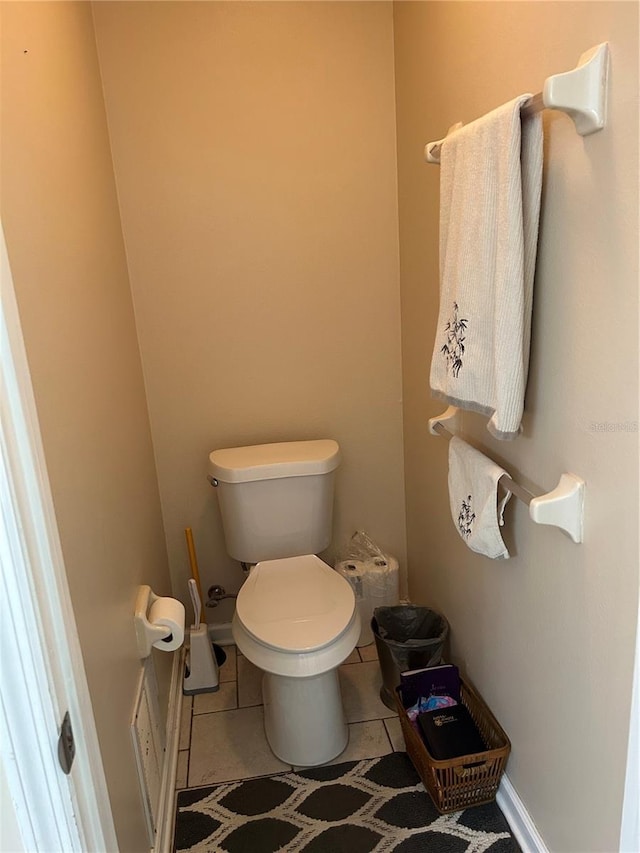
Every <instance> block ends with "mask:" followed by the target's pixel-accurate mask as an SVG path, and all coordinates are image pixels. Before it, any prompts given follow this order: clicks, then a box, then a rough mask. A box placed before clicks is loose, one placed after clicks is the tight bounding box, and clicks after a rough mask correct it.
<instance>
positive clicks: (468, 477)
mask: <svg viewBox="0 0 640 853" xmlns="http://www.w3.org/2000/svg"><path fill="white" fill-rule="evenodd" d="M506 473H507V472H506V471H505V470H503V469H502V468H501V467H500V466H499V465H496V463H495V462H494V461H493V460H492V459H489V458H488V457H487V456H485V455H484V454H483V453H480V451H479V450H476V449H475V448H473V447H471V446H470V445H469V444H467V443H466V442H465V441H463V440H462V439H461V438H457V437H456V436H454V437H453V438H452V439H451V441H450V442H449V503H450V505H451V516H452V518H453V523H454V524H455V526H456V530H457V531H458V533H459V534H460V537H461V538H462V541H463V542H465V543H466V544H467V545H468V546H469V548H471V550H472V551H475V552H476V553H477V554H484V556H485V557H491V558H492V559H494V560H495V559H505V560H506V559H508V557H509V552H508V550H507V547H506V545H505V544H504V542H503V540H502V535H501V533H500V527H502V525H503V524H504V519H503V513H504V508H505V506H506V505H507V501H508V500H509V498H510V497H511V492H509V491H507V493H506V495H505V497H504V498H503V499H502V500H501V501H500V504H498V480H499V479H500V477H502V475H503V474H506Z"/></svg>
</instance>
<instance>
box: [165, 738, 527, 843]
mask: <svg viewBox="0 0 640 853" xmlns="http://www.w3.org/2000/svg"><path fill="white" fill-rule="evenodd" d="M175 849H176V851H177V852H178V853H186V851H189V853H218V851H225V853H275V851H280V852H281V853H298V852H299V851H304V853H374V851H375V853H391V851H393V853H424V852H425V851H429V853H465V851H466V853H484V851H486V850H490V851H491V853H516V851H518V850H519V849H520V848H519V847H518V844H517V843H516V841H515V840H514V838H513V837H512V835H511V833H510V831H509V827H508V824H507V822H506V820H505V819H504V817H503V815H502V813H501V811H500V809H499V808H498V807H497V805H496V804H495V803H490V804H488V805H484V806H476V807H475V808H472V809H466V810H465V811H462V812H456V813H454V814H449V815H440V814H439V813H438V812H437V810H436V808H435V807H434V805H433V803H432V802H431V798H430V797H429V795H428V794H427V793H426V791H425V789H424V786H423V785H422V782H421V781H420V779H419V777H418V774H417V773H416V771H415V769H414V767H413V765H412V764H411V761H410V760H409V758H408V757H407V755H406V753H404V752H394V753H391V755H385V756H384V757H383V758H371V759H366V760H364V761H350V762H347V763H345V764H334V765H330V766H328V767H315V768H313V769H309V770H304V771H300V772H298V773H282V774H279V775H277V776H267V777H263V778H260V779H247V780H245V781H243V782H227V783H225V784H222V785H216V786H214V787H210V788H194V789H191V790H186V791H182V792H180V793H179V794H178V809H177V815H176V836H175Z"/></svg>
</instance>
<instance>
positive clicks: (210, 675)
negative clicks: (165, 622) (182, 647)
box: [182, 578, 220, 696]
mask: <svg viewBox="0 0 640 853" xmlns="http://www.w3.org/2000/svg"><path fill="white" fill-rule="evenodd" d="M189 595H190V596H191V603H192V604H193V611H194V614H195V619H194V623H193V625H192V626H191V629H190V631H189V651H188V657H187V662H186V665H185V675H184V684H183V687H182V692H183V693H184V694H185V696H193V695H194V694H196V693H215V691H216V690H219V689H220V683H219V682H220V674H219V672H218V664H217V661H216V658H215V655H214V653H213V650H212V648H211V641H210V640H209V633H208V631H207V626H206V625H205V624H204V623H202V622H200V613H201V608H202V605H201V603H200V596H199V595H198V585H197V583H196V582H195V580H194V579H193V578H190V579H189Z"/></svg>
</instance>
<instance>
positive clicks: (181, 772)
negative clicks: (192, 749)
mask: <svg viewBox="0 0 640 853" xmlns="http://www.w3.org/2000/svg"><path fill="white" fill-rule="evenodd" d="M188 770H189V750H188V749H184V750H182V751H181V752H179V753H178V769H177V770H176V788H178V789H180V788H186V787H187V771H188Z"/></svg>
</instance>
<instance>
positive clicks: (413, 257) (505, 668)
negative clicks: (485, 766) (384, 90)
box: [394, 2, 638, 851]
mask: <svg viewBox="0 0 640 853" xmlns="http://www.w3.org/2000/svg"><path fill="white" fill-rule="evenodd" d="M394 24H395V51H396V52H395V56H396V87H397V88H396V92H397V110H398V113H397V115H398V163H399V201H400V234H401V293H402V344H403V355H404V361H403V368H404V397H405V411H404V418H405V420H404V423H405V459H406V491H407V526H408V551H409V557H408V559H409V576H410V592H411V594H412V597H413V599H414V600H417V601H421V602H425V603H431V604H433V605H435V606H437V607H439V608H441V609H442V610H443V611H444V612H445V613H446V615H447V616H448V618H449V620H450V622H451V629H452V650H453V653H454V655H455V657H456V658H457V659H458V660H459V661H460V662H462V663H463V664H464V665H465V666H466V669H467V671H468V674H469V676H470V677H471V679H472V680H473V681H474V682H475V683H476V684H477V686H478V687H479V688H480V689H481V691H482V693H483V694H484V695H485V697H486V698H487V699H488V701H489V703H490V705H491V706H492V707H493V709H494V710H495V712H496V714H497V716H498V718H499V719H500V720H501V722H502V723H503V724H504V726H505V728H506V730H507V731H508V733H509V735H510V736H511V739H512V743H513V752H512V756H511V759H510V762H509V768H508V773H509V777H510V779H511V781H512V782H513V784H514V785H515V787H516V789H517V791H518V793H519V794H520V796H521V798H522V799H523V801H524V803H525V804H526V807H527V809H528V811H529V813H530V815H531V816H532V817H533V819H534V821H535V822H536V825H537V826H538V829H539V830H540V832H541V833H542V836H543V837H544V839H545V841H546V844H547V846H548V848H549V849H550V850H554V851H587V850H594V851H605V850H606V851H611V850H615V849H617V846H618V832H619V826H620V811H621V804H622V787H623V780H624V768H625V756H626V747H627V732H628V717H629V701H630V690H631V666H632V655H633V648H634V634H635V628H636V624H635V623H636V617H637V601H638V597H637V596H638V566H637V557H638V532H637V520H638V440H637V439H638V437H637V433H636V432H626V431H624V430H622V431H620V430H616V431H606V432H603V431H597V429H595V428H594V426H593V425H594V424H601V423H603V422H608V423H622V424H626V425H627V426H630V425H631V424H633V423H636V422H637V417H638V411H637V401H638V376H637V366H638V329H637V317H638V310H637V309H638V268H637V238H638V207H637V191H638V137H637V130H638V83H637V58H638V36H637V34H638V6H637V4H635V3H591V2H585V3H569V2H567V3H565V2H561V3H551V2H545V3H519V2H518V3H503V2H500V3H490V2H489V3H453V2H452V3H441V2H436V3H405V2H400V3H396V4H395V15H394ZM602 41H609V42H610V43H611V51H612V68H611V81H610V92H611V100H610V106H609V116H608V123H607V127H606V129H605V130H604V131H603V132H601V133H599V134H596V135H595V136H591V137H587V138H584V139H583V138H581V137H580V136H578V135H577V134H576V133H575V131H574V129H573V124H572V122H571V121H570V119H568V118H567V117H566V116H564V115H562V114H550V113H546V114H545V135H546V144H545V149H546V150H545V162H546V165H545V178H544V187H545V188H544V196H543V209H542V224H541V235H540V248H539V259H538V271H537V277H536V290H535V306H534V318H533V349H532V358H531V372H530V382H529V388H528V393H527V404H526V418H525V424H524V426H525V430H524V434H523V436H521V437H520V438H519V439H518V440H517V441H516V442H513V443H500V442H496V441H494V440H492V439H491V438H490V436H489V433H488V432H487V431H486V429H485V428H484V419H483V418H481V417H479V416H475V415H465V416H464V422H463V431H464V433H465V434H466V435H467V436H468V437H469V440H470V441H471V442H472V443H473V444H474V445H476V446H477V447H479V448H480V449H483V450H485V451H486V452H488V453H489V454H490V455H492V456H493V457H494V458H496V459H497V461H499V462H501V463H502V464H504V465H505V467H506V468H507V469H508V470H509V471H510V472H511V473H512V474H513V475H514V477H516V478H519V479H520V480H522V481H523V482H524V484H525V485H527V486H528V487H530V488H531V489H532V490H534V489H536V490H538V491H539V492H542V491H546V490H549V489H551V488H552V487H553V486H555V484H556V482H557V480H558V478H559V475H560V473H561V472H562V471H573V472H575V473H577V474H579V475H581V476H582V477H584V479H585V480H586V483H587V491H586V516H585V531H586V532H585V542H584V544H582V545H575V544H573V543H572V542H571V541H570V540H569V539H568V538H567V537H565V536H564V535H563V534H562V533H561V532H560V531H558V530H555V529H552V528H542V527H537V526H534V525H533V524H532V523H531V522H530V521H529V520H528V516H527V509H526V507H525V506H524V505H523V504H521V503H516V502H515V501H512V505H511V506H510V507H509V508H508V510H507V513H506V518H507V522H506V530H507V532H506V534H505V536H506V538H507V539H508V544H509V546H510V550H511V552H512V554H513V557H512V559H511V560H509V561H507V562H492V561H490V560H488V559H486V558H481V557H478V556H476V555H474V554H472V553H471V552H470V551H468V550H467V549H466V548H465V546H464V544H463V543H462V542H461V540H460V539H459V537H458V535H457V533H456V532H455V530H454V527H453V524H452V522H451V520H450V516H449V511H448V498H447V493H446V454H447V445H446V442H445V441H444V440H443V439H441V438H438V439H436V438H430V437H429V436H428V435H427V433H426V429H425V424H426V420H427V418H428V417H430V416H432V415H435V414H437V413H439V412H440V411H442V408H443V407H442V406H441V405H439V404H438V403H437V402H435V401H432V400H430V399H429V392H428V389H427V387H426V380H427V376H428V368H429V363H430V358H431V348H432V342H433V337H434V333H435V323H436V320H437V301H438V297H437V278H438V266H437V258H438V243H437V234H438V168H437V167H433V166H426V165H425V164H424V163H423V162H422V146H423V144H424V143H425V142H427V141H429V140H433V139H439V138H441V137H442V136H443V135H444V134H445V133H446V130H447V128H448V127H449V126H450V125H452V124H454V123H455V122H456V121H459V120H462V121H469V120H471V119H473V118H476V117H478V116H480V115H482V114H483V113H484V112H486V111H488V110H490V109H491V108H493V107H495V106H498V105H499V104H501V103H503V102H505V101H506V100H508V99H510V98H511V97H514V96H515V95H517V94H519V93H521V92H526V91H531V92H536V91H539V90H540V88H541V87H542V84H543V81H544V79H545V77H547V76H548V75H550V74H552V73H555V72H559V71H564V70H569V69H571V68H573V67H574V66H575V64H576V62H577V59H578V57H579V55H580V54H581V53H582V52H583V51H585V50H586V49H588V48H589V47H591V46H592V45H595V44H597V43H599V42H602ZM636 429H637V426H636Z"/></svg>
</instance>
